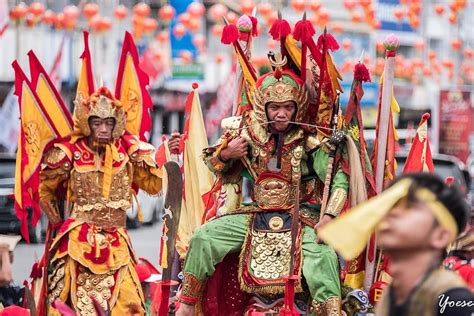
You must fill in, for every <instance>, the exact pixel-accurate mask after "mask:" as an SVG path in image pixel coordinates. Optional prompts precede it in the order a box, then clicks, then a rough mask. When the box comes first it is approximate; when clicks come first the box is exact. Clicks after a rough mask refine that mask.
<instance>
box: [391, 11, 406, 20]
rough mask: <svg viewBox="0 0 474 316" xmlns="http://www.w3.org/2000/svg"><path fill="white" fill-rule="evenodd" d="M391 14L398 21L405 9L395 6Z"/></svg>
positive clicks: (403, 14)
mask: <svg viewBox="0 0 474 316" xmlns="http://www.w3.org/2000/svg"><path fill="white" fill-rule="evenodd" d="M393 16H394V17H395V18H396V19H397V20H398V22H400V21H401V20H402V19H403V17H404V16H405V10H403V9H399V8H397V9H395V10H393Z"/></svg>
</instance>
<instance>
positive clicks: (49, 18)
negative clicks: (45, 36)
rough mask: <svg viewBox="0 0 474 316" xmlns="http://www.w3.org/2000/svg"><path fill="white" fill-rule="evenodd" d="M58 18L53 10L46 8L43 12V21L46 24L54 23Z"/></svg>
mask: <svg viewBox="0 0 474 316" xmlns="http://www.w3.org/2000/svg"><path fill="white" fill-rule="evenodd" d="M55 20H56V14H54V12H53V11H51V10H46V12H45V13H44V14H43V23H44V24H46V25H53V24H54V21H55Z"/></svg>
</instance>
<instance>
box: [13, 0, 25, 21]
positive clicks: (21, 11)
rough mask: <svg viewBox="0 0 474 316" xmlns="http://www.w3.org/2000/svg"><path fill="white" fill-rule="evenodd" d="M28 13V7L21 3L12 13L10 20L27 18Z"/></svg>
mask: <svg viewBox="0 0 474 316" xmlns="http://www.w3.org/2000/svg"><path fill="white" fill-rule="evenodd" d="M27 13H28V7H27V6H26V4H24V3H23V2H20V4H19V5H17V6H16V7H14V8H13V9H12V10H11V11H10V18H11V19H12V20H21V19H22V18H24V17H25V15H26V14H27Z"/></svg>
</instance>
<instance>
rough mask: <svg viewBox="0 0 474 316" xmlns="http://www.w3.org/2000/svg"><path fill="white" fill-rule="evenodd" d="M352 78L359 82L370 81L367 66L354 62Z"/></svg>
mask: <svg viewBox="0 0 474 316" xmlns="http://www.w3.org/2000/svg"><path fill="white" fill-rule="evenodd" d="M354 80H357V81H361V82H369V81H370V73H369V70H368V69H367V67H365V65H364V64H360V63H359V64H356V65H355V68H354Z"/></svg>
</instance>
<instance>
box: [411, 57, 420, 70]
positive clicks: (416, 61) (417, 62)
mask: <svg viewBox="0 0 474 316" xmlns="http://www.w3.org/2000/svg"><path fill="white" fill-rule="evenodd" d="M412 64H413V67H415V68H422V67H423V60H422V59H421V58H413V59H412Z"/></svg>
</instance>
